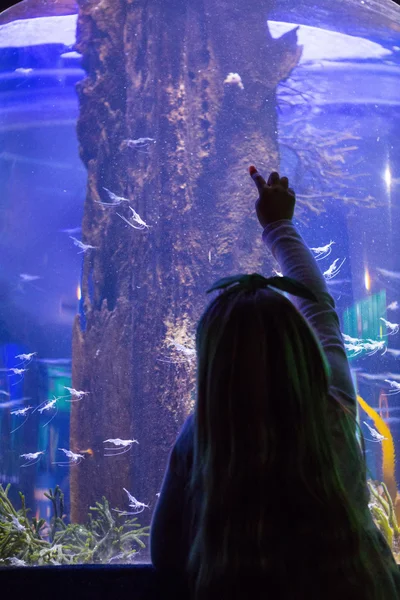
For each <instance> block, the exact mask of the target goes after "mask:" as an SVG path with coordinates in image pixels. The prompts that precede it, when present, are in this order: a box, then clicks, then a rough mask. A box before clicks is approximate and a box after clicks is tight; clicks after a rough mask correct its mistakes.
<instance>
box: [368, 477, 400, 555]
mask: <svg viewBox="0 0 400 600" xmlns="http://www.w3.org/2000/svg"><path fill="white" fill-rule="evenodd" d="M367 483H368V488H369V491H370V503H369V509H370V511H371V514H372V517H373V519H374V521H375V523H376V525H377V527H378V528H379V529H380V531H381V532H382V533H383V535H384V536H385V539H386V541H387V542H388V544H389V546H390V548H391V550H392V552H393V556H394V558H395V559H396V561H397V562H400V529H399V526H398V524H397V519H396V514H395V510H394V506H393V502H392V499H391V497H390V494H389V492H388V489H387V487H386V485H385V484H384V483H380V482H377V481H375V482H374V481H371V480H369V481H368V482H367Z"/></svg>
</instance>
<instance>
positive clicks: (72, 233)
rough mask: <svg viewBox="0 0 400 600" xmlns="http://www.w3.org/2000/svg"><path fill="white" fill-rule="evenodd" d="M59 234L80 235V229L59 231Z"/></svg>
mask: <svg viewBox="0 0 400 600" xmlns="http://www.w3.org/2000/svg"><path fill="white" fill-rule="evenodd" d="M58 231H60V232H61V233H68V235H74V234H75V233H80V232H81V231H82V227H72V228H71V229H59V230H58Z"/></svg>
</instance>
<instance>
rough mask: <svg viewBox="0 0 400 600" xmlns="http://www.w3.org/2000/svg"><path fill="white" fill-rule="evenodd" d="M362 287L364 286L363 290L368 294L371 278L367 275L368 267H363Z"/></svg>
mask: <svg viewBox="0 0 400 600" xmlns="http://www.w3.org/2000/svg"><path fill="white" fill-rule="evenodd" d="M364 285H365V289H366V290H367V292H369V291H370V289H371V277H370V275H369V271H368V267H365V272H364Z"/></svg>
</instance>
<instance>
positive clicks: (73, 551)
mask: <svg viewBox="0 0 400 600" xmlns="http://www.w3.org/2000/svg"><path fill="white" fill-rule="evenodd" d="M9 488H10V485H8V486H7V487H6V488H5V489H4V488H3V486H1V485H0V560H1V562H2V563H3V565H6V566H9V565H13V566H25V565H26V566H29V565H35V566H36V565H63V564H64V565H65V564H67V565H72V564H82V563H109V562H111V561H113V562H121V563H129V562H132V558H133V556H134V555H135V554H136V553H137V547H140V548H145V544H144V542H143V540H142V538H143V537H146V536H148V535H149V533H148V530H149V527H141V526H140V525H139V523H137V522H136V518H134V519H125V518H124V517H123V516H122V515H121V514H119V513H118V512H117V511H115V516H114V511H113V512H112V511H111V510H110V507H109V503H108V502H107V500H106V498H105V497H103V498H102V501H101V502H96V506H94V507H90V510H91V511H92V512H91V513H90V514H89V520H88V523H87V525H86V526H84V525H80V524H74V523H70V524H66V523H65V515H64V514H63V513H64V494H63V493H62V491H61V489H60V488H59V487H58V486H56V488H55V490H54V493H53V492H52V490H51V489H50V490H49V493H48V494H45V495H46V496H47V498H49V500H51V502H52V504H53V513H54V514H53V518H52V519H51V522H50V524H47V523H46V521H45V520H44V519H39V520H38V519H36V518H35V517H33V518H32V519H31V520H30V519H29V517H28V510H29V509H27V508H26V506H25V497H24V495H23V494H22V493H21V492H19V495H20V498H21V505H22V507H21V509H19V510H17V509H16V508H15V507H14V506H13V504H12V503H11V501H10V499H9V498H8V491H9Z"/></svg>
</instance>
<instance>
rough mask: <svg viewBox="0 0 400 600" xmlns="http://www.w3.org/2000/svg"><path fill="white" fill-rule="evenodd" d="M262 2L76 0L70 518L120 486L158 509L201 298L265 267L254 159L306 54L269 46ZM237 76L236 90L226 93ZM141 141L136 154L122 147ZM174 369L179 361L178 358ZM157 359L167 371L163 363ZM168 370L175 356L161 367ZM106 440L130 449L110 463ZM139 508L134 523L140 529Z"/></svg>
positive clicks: (270, 137) (188, 402)
mask: <svg viewBox="0 0 400 600" xmlns="http://www.w3.org/2000/svg"><path fill="white" fill-rule="evenodd" d="M268 7H269V3H268V2H266V1H260V0H249V2H248V3H246V14H248V13H251V12H252V11H253V14H257V15H258V18H257V19H251V20H249V19H246V18H245V17H246V15H245V12H244V9H243V2H242V1H241V0H234V1H232V0H230V1H229V2H217V3H215V2H212V1H211V0H179V1H175V2H165V1H164V0H153V1H152V2H148V1H145V0H100V1H99V0H96V1H94V0H92V1H90V0H80V1H79V19H78V35H77V40H78V41H77V45H76V49H77V51H79V52H81V53H82V54H83V64H84V67H85V69H86V71H87V76H86V78H85V79H84V80H83V81H82V82H81V83H79V85H78V94H79V100H80V116H79V122H78V135H79V142H80V154H81V158H82V161H83V162H84V164H85V166H86V167H87V171H88V185H87V196H86V201H85V210H84V219H83V228H82V240H83V241H84V243H86V244H91V245H92V246H95V248H96V249H93V250H88V251H87V252H86V253H85V254H84V255H83V256H84V265H83V277H82V294H83V302H84V309H85V315H86V328H83V321H82V319H81V318H80V317H77V318H76V321H75V324H74V332H73V386H74V387H75V388H76V389H80V390H85V391H87V392H89V394H88V395H87V396H85V398H84V399H82V400H81V401H79V402H75V403H73V404H72V414H71V440H70V442H71V444H70V447H71V449H72V450H74V451H78V450H79V449H85V448H88V447H90V448H92V449H93V451H94V457H93V458H86V459H85V460H84V461H83V462H82V463H81V464H80V465H78V466H77V467H73V468H71V518H72V520H73V521H77V522H79V521H84V520H86V517H87V512H88V508H89V506H90V505H93V504H94V503H95V502H96V501H97V500H99V499H100V498H101V496H102V495H105V496H106V497H107V498H108V500H109V501H110V503H111V506H112V507H118V508H120V509H127V508H128V507H127V496H126V493H125V492H124V491H123V488H126V489H128V490H129V492H130V493H131V494H133V495H134V496H135V497H136V498H137V499H138V500H140V501H142V502H145V503H146V504H150V507H151V508H152V507H154V504H155V502H156V500H157V498H156V493H157V492H159V490H160V486H161V482H162V476H163V472H164V469H165V466H166V463H167V459H168V453H169V451H170V449H171V447H172V445H173V443H174V440H175V437H176V434H177V432H178V430H179V427H180V426H181V424H182V423H183V421H184V419H185V417H186V416H187V415H188V414H189V413H190V411H191V410H192V409H193V400H194V397H195V360H194V359H192V358H190V357H189V359H188V360H183V361H182V358H184V355H183V354H182V353H181V352H180V351H179V349H177V348H178V347H177V346H176V344H175V346H174V344H173V343H172V342H171V340H173V341H174V342H176V343H179V344H181V345H182V346H185V347H192V348H193V347H194V334H195V328H196V323H197V320H198V318H199V316H200V315H201V313H202V311H203V310H204V308H205V306H206V304H207V300H208V299H207V297H206V294H205V290H206V289H207V288H208V287H210V285H211V284H212V283H213V282H214V281H215V280H216V279H217V278H219V277H224V276H227V275H231V274H234V273H240V272H254V271H258V272H262V273H267V274H270V273H271V259H270V257H269V256H268V253H267V251H266V249H265V247H264V246H263V244H262V241H261V229H260V226H259V224H258V222H257V219H256V216H255V211H254V201H255V200H256V193H255V188H254V184H253V182H252V181H251V179H250V177H249V176H248V173H247V168H248V166H249V165H250V164H252V163H254V164H256V165H257V166H258V167H259V168H260V170H262V171H264V172H265V173H267V172H268V171H270V170H272V169H274V168H277V166H278V148H277V119H276V87H277V84H278V83H279V82H280V81H281V80H283V79H285V78H286V77H288V75H289V74H290V72H291V71H292V69H293V68H294V67H295V66H296V65H297V63H298V61H299V58H300V56H301V51H302V49H301V47H299V46H298V45H297V35H296V32H295V31H293V32H290V33H288V34H286V35H285V36H283V37H282V38H280V39H279V40H273V39H272V38H271V36H270V35H269V32H268V29H267V25H266V18H267V14H268ZM231 72H233V73H238V74H239V75H240V76H241V78H242V83H243V89H241V87H240V86H239V85H237V84H229V83H224V81H225V79H226V77H227V75H228V74H229V73H231ZM145 137H147V138H152V139H154V140H155V141H154V142H148V143H147V145H145V146H144V147H139V146H136V147H135V146H133V147H129V146H127V144H126V143H124V140H133V139H138V138H145ZM104 188H108V189H109V190H111V191H112V192H113V193H115V194H116V195H118V196H123V197H125V198H128V199H129V201H130V204H131V206H132V207H133V208H134V209H135V211H136V212H137V213H138V214H139V215H140V216H141V218H142V219H143V220H144V221H145V222H146V223H147V224H148V225H149V229H144V230H143V231H140V230H136V229H133V228H131V227H129V226H128V225H127V224H126V223H125V222H124V221H123V220H122V219H121V218H120V217H119V216H118V215H117V214H116V213H119V214H120V215H122V216H125V217H126V218H129V216H130V214H131V213H130V210H129V207H128V206H127V204H126V203H122V204H120V205H119V206H118V207H117V208H103V207H102V206H101V205H100V204H98V202H99V201H102V202H107V201H109V197H108V194H107V192H106V191H105V190H104ZM175 359H177V360H180V361H181V362H173V361H174V360H175ZM164 361H166V362H164ZM168 361H172V362H168ZM109 438H121V439H136V440H138V442H139V443H138V444H136V443H134V444H133V447H132V449H131V450H129V452H127V453H126V454H122V455H120V456H116V457H105V456H104V447H105V446H111V444H110V443H108V444H104V440H106V439H109ZM150 514H151V513H150V511H146V512H143V513H142V514H141V515H140V519H139V520H140V522H141V523H142V524H146V523H148V520H149V515H150Z"/></svg>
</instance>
